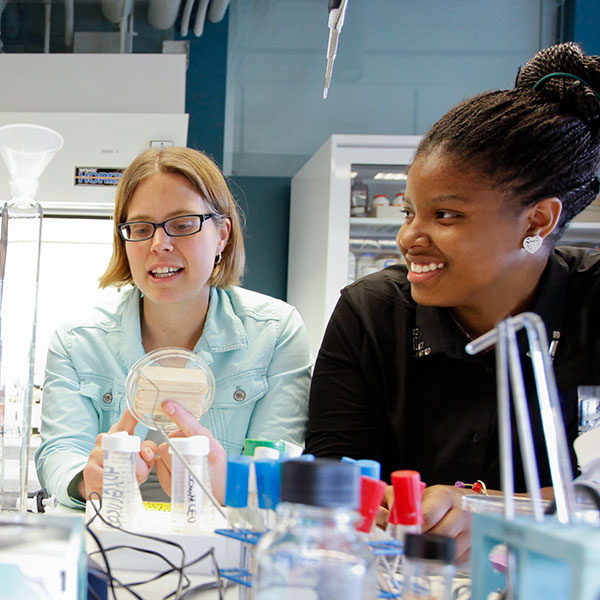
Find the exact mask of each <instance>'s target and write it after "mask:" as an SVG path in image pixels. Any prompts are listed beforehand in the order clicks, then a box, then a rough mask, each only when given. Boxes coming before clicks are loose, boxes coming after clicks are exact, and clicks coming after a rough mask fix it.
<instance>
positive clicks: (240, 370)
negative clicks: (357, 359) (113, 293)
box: [36, 147, 311, 506]
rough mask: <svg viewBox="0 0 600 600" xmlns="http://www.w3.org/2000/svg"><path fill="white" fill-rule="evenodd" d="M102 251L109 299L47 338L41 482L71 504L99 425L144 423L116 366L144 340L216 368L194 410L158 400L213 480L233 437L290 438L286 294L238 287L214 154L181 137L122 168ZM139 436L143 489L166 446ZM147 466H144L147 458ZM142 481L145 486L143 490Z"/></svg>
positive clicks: (142, 348)
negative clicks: (207, 448) (107, 250)
mask: <svg viewBox="0 0 600 600" xmlns="http://www.w3.org/2000/svg"><path fill="white" fill-rule="evenodd" d="M114 220H115V232H114V242H113V255H112V258H111V260H110V263H109V265H108V268H107V270H106V272H105V273H104V275H102V277H101V278H100V287H103V288H104V287H107V286H117V287H119V288H121V287H123V286H125V288H124V289H123V291H122V293H121V294H120V301H119V303H118V306H116V307H114V308H107V307H102V308H97V309H95V312H94V316H93V318H91V319H90V320H87V321H81V322H79V321H77V322H74V323H70V324H68V325H65V326H62V327H60V328H59V329H58V330H57V331H56V333H55V335H54V337H53V339H52V342H51V344H50V348H49V353H48V361H47V366H46V379H45V383H44V395H43V402H42V429H41V436H42V444H41V446H40V448H39V450H38V452H37V454H36V464H37V469H38V475H39V478H40V482H41V483H42V485H43V486H44V487H45V488H46V489H47V490H48V492H49V493H50V494H54V495H56V496H57V498H58V499H59V501H60V502H62V503H63V504H66V505H71V506H78V505H81V503H82V501H84V500H86V499H87V498H88V497H89V494H90V493H91V492H94V491H97V492H101V489H102V451H101V446H100V434H101V433H103V432H107V431H111V432H112V431H121V430H123V431H129V432H130V433H133V430H134V428H136V426H137V428H136V434H138V435H142V437H143V436H144V435H145V434H146V429H145V427H144V426H143V425H141V424H140V425H138V424H137V421H136V420H135V418H134V417H133V416H132V415H131V414H130V413H129V411H128V410H126V399H125V395H124V393H125V389H124V385H125V379H126V377H127V374H128V372H129V369H130V368H131V367H132V365H133V364H134V363H135V362H136V361H137V360H138V359H139V358H141V357H142V356H143V355H144V354H145V353H147V352H150V351H152V350H156V349H158V348H163V347H167V346H176V347H181V348H186V349H188V350H192V351H194V352H196V353H198V354H199V355H200V356H201V357H202V358H203V359H204V360H205V361H206V362H207V364H208V365H209V367H210V369H211V371H212V372H213V375H214V377H215V381H216V393H215V398H214V402H213V404H212V406H211V408H210V409H209V411H208V412H207V414H206V415H205V416H204V417H203V418H202V419H201V421H200V422H197V421H196V419H194V417H193V416H192V415H191V414H190V413H188V412H187V411H185V409H183V408H182V407H181V406H179V405H178V404H177V403H175V402H165V403H164V405H163V407H162V408H163V410H164V411H165V412H166V413H167V414H168V415H169V416H170V417H171V418H172V419H173V420H174V421H175V422H176V423H177V424H178V426H179V428H180V430H181V432H183V433H182V434H184V435H207V436H208V437H209V439H210V445H211V452H210V455H209V465H210V467H211V479H212V485H213V491H214V493H215V495H216V496H217V498H219V499H221V500H222V497H223V489H222V485H223V476H224V462H225V458H226V456H227V455H228V454H240V453H241V451H242V447H243V442H244V439H245V438H247V437H250V438H263V439H273V440H286V441H290V442H294V443H297V444H302V442H303V439H304V432H305V426H306V418H307V403H308V387H309V381H310V372H311V357H310V352H309V349H308V342H307V338H306V334H305V329H304V324H303V322H302V320H301V318H300V316H299V314H298V312H297V311H296V310H295V309H294V308H293V307H292V306H290V305H288V304H286V303H285V302H282V301H280V300H276V299H274V298H270V297H268V296H265V295H262V294H259V293H256V292H252V291H249V290H245V289H243V288H241V287H238V284H239V281H240V277H241V275H242V272H243V269H244V256H245V255H244V244H243V239H242V231H241V226H240V217H239V215H238V211H237V208H236V204H235V201H234V200H233V198H232V196H231V194H230V192H229V190H228V188H227V184H226V183H225V180H224V178H223V176H222V174H221V172H220V171H219V169H218V168H217V166H216V165H215V164H214V163H213V162H212V161H211V160H210V159H209V158H207V157H206V156H205V155H203V154H202V153H200V152H198V151H195V150H191V149H188V148H177V147H172V148H165V149H163V150H156V149H149V150H146V151H145V152H144V153H142V154H141V155H140V156H138V157H137V158H136V159H135V160H134V161H133V163H132V164H131V165H130V166H129V167H128V168H127V170H126V171H125V173H124V174H123V178H122V180H121V182H120V184H119V187H118V189H117V196H116V206H115V213H114ZM156 441H160V439H158V440H155V439H152V435H150V436H149V437H146V440H145V441H144V442H142V447H141V451H140V453H139V457H138V459H137V467H136V471H137V477H138V479H139V480H140V482H143V481H145V480H146V479H147V478H148V477H149V476H150V481H149V482H146V484H145V485H144V486H142V492H143V494H144V496H145V497H147V498H154V499H160V493H157V492H160V489H159V482H158V481H157V479H158V480H160V483H161V484H162V487H163V489H165V490H166V491H168V490H169V489H170V459H169V456H168V453H167V448H166V445H164V444H162V445H161V446H160V447H157V443H156ZM153 466H155V470H154V471H152V467H153ZM148 488H152V489H148Z"/></svg>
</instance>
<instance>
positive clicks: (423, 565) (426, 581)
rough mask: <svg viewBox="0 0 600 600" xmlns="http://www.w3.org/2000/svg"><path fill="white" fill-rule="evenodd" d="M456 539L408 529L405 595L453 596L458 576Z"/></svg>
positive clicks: (427, 599) (418, 599) (420, 598)
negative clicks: (410, 531) (453, 587)
mask: <svg viewBox="0 0 600 600" xmlns="http://www.w3.org/2000/svg"><path fill="white" fill-rule="evenodd" d="M454 545H455V542H454V539H453V538H448V537H445V536H441V535H433V534H414V533H407V534H406V536H405V537H404V558H403V560H402V582H403V583H402V589H403V591H402V598H403V599H406V600H451V599H452V578H453V577H454V565H453V562H452V561H453V560H454Z"/></svg>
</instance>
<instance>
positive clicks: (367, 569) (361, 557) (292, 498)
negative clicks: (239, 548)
mask: <svg viewBox="0 0 600 600" xmlns="http://www.w3.org/2000/svg"><path fill="white" fill-rule="evenodd" d="M359 488H360V470H359V468H358V466H357V465H356V464H352V463H346V462H338V461H333V460H327V459H315V460H314V461H304V460H298V459H295V460H289V461H286V462H284V463H283V465H282V485H281V503H280V504H279V505H278V506H277V516H278V525H277V526H276V527H275V528H274V529H273V530H271V531H269V532H267V533H266V534H264V535H263V537H262V538H261V540H260V541H259V543H258V545H257V548H256V555H255V558H256V563H257V572H256V580H255V594H254V598H255V600H267V599H268V600H271V599H273V600H275V599H277V600H292V599H293V600H317V599H318V598H327V599H328V600H367V599H368V600H371V599H374V598H375V597H376V595H377V584H376V570H375V558H374V555H373V553H372V552H371V550H370V548H369V546H368V545H367V543H366V542H365V541H364V539H363V538H362V537H361V536H360V535H359V533H358V532H357V531H356V528H355V525H356V521H357V518H358V515H357V513H356V510H355V509H356V508H358V505H359Z"/></svg>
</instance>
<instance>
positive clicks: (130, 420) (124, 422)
mask: <svg viewBox="0 0 600 600" xmlns="http://www.w3.org/2000/svg"><path fill="white" fill-rule="evenodd" d="M137 424H138V420H137V419H136V418H135V417H134V416H133V415H132V414H131V413H130V412H129V409H128V408H126V409H125V410H124V412H123V414H122V415H121V418H120V419H119V420H118V421H117V422H116V423H115V424H114V425H113V426H112V427H111V428H110V429H109V430H108V433H116V432H118V431H126V432H127V433H128V434H129V435H133V432H134V429H135V427H136V425H137Z"/></svg>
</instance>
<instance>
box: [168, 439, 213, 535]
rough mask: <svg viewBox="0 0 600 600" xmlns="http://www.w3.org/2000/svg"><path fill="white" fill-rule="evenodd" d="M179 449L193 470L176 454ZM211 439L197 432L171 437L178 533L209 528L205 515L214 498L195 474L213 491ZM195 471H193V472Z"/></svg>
mask: <svg viewBox="0 0 600 600" xmlns="http://www.w3.org/2000/svg"><path fill="white" fill-rule="evenodd" d="M174 447H175V448H177V449H178V450H179V452H180V453H181V454H182V455H183V456H184V457H185V459H186V460H187V462H188V464H189V467H190V468H191V469H192V471H188V469H187V468H186V465H185V464H184V463H183V462H182V461H181V460H180V459H179V457H178V456H177V455H175V454H174V453H173V450H172V448H174ZM209 450H210V446H209V441H208V438H207V437H206V436H204V435H194V436H190V437H181V438H173V439H171V445H170V447H169V454H172V455H173V458H172V463H171V465H172V466H171V527H172V529H173V531H176V532H178V533H189V534H193V533H198V532H201V531H206V524H205V523H204V520H203V516H206V515H205V513H206V511H207V509H208V508H209V507H211V506H212V505H211V503H210V500H209V499H208V498H207V497H206V496H205V494H204V492H203V490H202V488H201V487H200V486H199V485H198V483H197V481H196V479H195V478H194V475H195V476H196V477H197V478H199V479H201V480H202V482H203V483H204V485H205V486H206V487H207V488H208V489H209V490H210V489H211V485H210V474H209V471H208V462H207V460H208V452H209ZM192 472H193V473H192Z"/></svg>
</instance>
